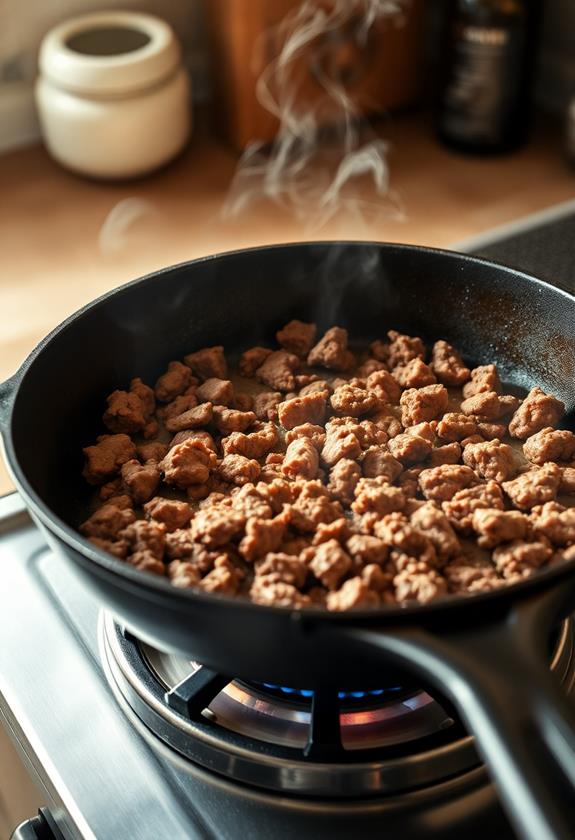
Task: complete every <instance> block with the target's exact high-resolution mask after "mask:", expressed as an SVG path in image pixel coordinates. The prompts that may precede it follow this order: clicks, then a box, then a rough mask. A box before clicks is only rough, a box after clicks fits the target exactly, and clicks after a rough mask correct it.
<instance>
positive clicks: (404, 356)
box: [376, 330, 425, 368]
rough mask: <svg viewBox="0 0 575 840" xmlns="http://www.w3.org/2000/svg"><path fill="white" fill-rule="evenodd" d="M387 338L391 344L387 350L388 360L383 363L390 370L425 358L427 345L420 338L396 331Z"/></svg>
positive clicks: (391, 331)
mask: <svg viewBox="0 0 575 840" xmlns="http://www.w3.org/2000/svg"><path fill="white" fill-rule="evenodd" d="M387 336H388V338H389V341H390V343H389V345H388V348H387V358H385V359H383V361H385V362H387V364H388V365H389V367H390V368H395V367H398V365H406V364H407V363H408V362H411V360H412V359H424V358H425V345H424V343H423V341H422V340H421V339H420V338H417V337H415V338H413V337H412V336H409V335H403V334H402V333H399V332H396V330H390V331H389V332H388V333H387ZM376 358H377V357H376Z"/></svg>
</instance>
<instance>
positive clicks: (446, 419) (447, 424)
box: [437, 411, 477, 442]
mask: <svg viewBox="0 0 575 840" xmlns="http://www.w3.org/2000/svg"><path fill="white" fill-rule="evenodd" d="M437 434H438V436H439V437H440V438H441V439H442V440H446V441H450V442H452V441H460V440H465V438H468V437H472V435H476V434H477V421H476V420H475V418H474V417H468V416H467V415H466V414H460V413H458V412H451V411H450V412H448V413H447V414H444V415H443V417H442V418H441V420H440V421H439V422H438V424H437Z"/></svg>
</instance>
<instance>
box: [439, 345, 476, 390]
mask: <svg viewBox="0 0 575 840" xmlns="http://www.w3.org/2000/svg"><path fill="white" fill-rule="evenodd" d="M431 369H432V370H433V372H434V373H435V375H436V376H437V379H438V381H439V382H441V384H442V385H447V386H448V387H452V388H457V387H460V386H461V385H463V384H464V383H465V382H467V380H468V379H469V377H470V376H471V371H470V370H469V368H468V367H466V366H465V365H464V364H463V359H462V358H461V356H460V355H459V353H458V352H457V350H456V349H455V348H454V347H452V346H451V344H448V343H447V341H436V342H435V344H434V345H433V349H432V351H431Z"/></svg>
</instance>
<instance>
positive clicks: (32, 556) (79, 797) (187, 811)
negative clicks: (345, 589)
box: [0, 495, 575, 840]
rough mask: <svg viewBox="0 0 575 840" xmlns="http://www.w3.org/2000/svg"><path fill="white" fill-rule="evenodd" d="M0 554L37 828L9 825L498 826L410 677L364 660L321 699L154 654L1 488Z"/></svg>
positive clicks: (2, 680)
mask: <svg viewBox="0 0 575 840" xmlns="http://www.w3.org/2000/svg"><path fill="white" fill-rule="evenodd" d="M0 556H1V557H2V564H3V579H2V589H1V591H0V638H2V645H1V646H0V721H1V722H2V723H3V725H4V726H5V727H6V728H7V730H8V732H9V733H10V735H11V736H12V738H13V740H14V742H15V744H16V745H17V747H18V749H19V751H20V752H21V754H22V756H23V757H24V759H25V762H26V764H27V765H28V767H29V769H30V771H31V773H32V774H33V776H34V778H35V780H36V782H37V783H38V785H39V786H40V788H41V789H42V791H43V794H44V797H45V800H46V801H47V802H48V803H49V804H48V808H47V809H45V810H44V812H43V816H42V817H41V819H40V820H38V821H36V826H37V827H38V826H42V827H41V831H42V832H44V833H40V828H38V833H26V834H24V833H18V834H16V835H15V837H28V838H35V837H42V838H53V837H56V838H60V840H61V839H62V838H64V840H80V838H82V840H84V838H97V839H98V840H121V838H123V837H129V838H138V840H164V838H166V840H168V838H169V840H184V839H185V840H188V838H218V840H232V838H234V840H235V838H237V837H238V836H241V834H243V833H248V832H249V834H250V835H251V836H254V835H255V836H256V837H260V836H261V837H272V836H273V837H274V838H279V840H283V838H286V840H287V838H293V837H295V836H301V837H304V838H305V837H313V838H324V837H325V838H328V837H329V838H336V839H337V838H344V837H345V838H349V837H355V836H361V837H365V838H370V837H374V838H375V837H378V838H379V837H380V836H381V833H382V829H385V830H386V831H387V832H388V833H390V834H391V836H395V835H396V834H399V833H400V832H401V835H402V837H405V838H410V837H414V838H422V837H426V836H433V837H434V838H455V837H458V838H460V837H461V836H462V835H463V834H464V833H465V832H467V833H468V834H469V835H470V836H476V835H475V834H474V833H473V832H474V831H476V830H477V827H478V826H481V829H482V831H483V830H486V831H492V832H497V834H496V835H495V836H497V837H498V838H506V837H510V838H511V837H513V834H512V833H511V830H510V828H509V826H508V824H507V822H506V820H505V818H504V817H503V814H502V812H501V811H500V809H499V806H498V803H497V798H496V794H495V791H494V789H493V786H492V785H491V784H490V782H489V779H488V777H487V774H486V772H485V770H484V768H483V767H482V765H481V762H480V760H479V758H478V756H477V754H476V752H475V749H474V744H473V739H472V738H471V737H470V736H469V735H467V734H466V733H465V731H464V730H463V728H462V726H461V724H460V723H459V722H458V721H457V719H456V717H455V715H454V714H453V713H452V712H451V710H450V709H449V708H448V706H447V705H446V704H445V702H444V701H442V699H441V698H438V697H435V696H432V695H431V694H430V693H428V692H427V691H426V690H424V689H423V688H418V687H407V686H405V687H402V686H396V685H389V684H387V685H386V681H385V674H382V683H381V688H380V689H376V690H372V691H369V692H364V691H361V689H360V688H359V687H358V690H357V691H346V692H334V693H333V694H328V695H327V696H323V695H322V693H321V692H318V693H317V694H314V693H312V692H310V691H307V690H306V689H305V688H304V689H301V688H298V689H295V688H292V687H289V686H275V685H270V684H253V683H247V682H244V681H242V680H241V679H239V678H236V679H234V678H230V677H229V676H223V675H221V674H217V673H214V672H213V671H211V670H210V669H208V668H205V667H203V666H202V665H200V664H199V663H194V662H189V661H187V660H184V659H182V658H179V657H175V656H172V655H169V654H166V653H163V652H161V651H158V650H155V649H153V648H151V647H149V646H148V645H146V644H144V643H141V642H139V641H138V640H137V639H135V638H134V637H133V636H132V635H131V634H130V633H128V632H126V631H125V630H124V628H123V627H122V625H121V623H119V622H117V621H115V620H114V617H113V616H112V615H110V614H109V613H106V612H103V611H102V610H101V609H100V607H99V605H98V603H97V601H96V600H95V599H94V598H93V597H92V596H91V595H90V594H89V592H87V590H86V589H85V588H84V586H83V585H82V584H81V583H80V582H79V581H78V580H77V579H76V577H75V574H74V571H73V570H72V569H71V568H69V567H68V565H66V564H65V563H63V562H62V560H61V559H59V558H58V557H56V556H55V555H53V554H52V553H51V551H50V549H49V548H48V547H47V546H46V544H45V542H44V539H43V536H42V534H41V532H40V531H39V530H38V529H37V528H36V526H35V525H34V524H33V522H32V521H31V520H30V519H29V517H28V515H27V513H26V511H25V509H24V505H23V503H22V502H21V500H20V499H19V497H18V496H16V495H13V496H7V497H5V498H3V499H1V500H0ZM574 638H575V633H574V628H573V622H572V621H569V622H565V623H564V624H563V626H562V627H561V628H560V630H559V632H558V638H557V642H556V648H555V651H554V652H553V655H552V657H551V662H550V664H551V667H552V668H553V670H554V672H555V673H556V675H557V677H558V678H559V679H560V680H561V681H562V683H563V685H564V687H565V690H566V691H567V692H569V693H571V692H572V691H573V686H574V683H575V667H574V662H573V652H574ZM30 825H33V824H30ZM30 825H28V826H27V828H26V831H27V832H28V831H33V830H34V829H33V828H32V829H31V828H30ZM22 831H24V829H22ZM48 832H49V833H48Z"/></svg>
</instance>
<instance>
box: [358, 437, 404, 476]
mask: <svg viewBox="0 0 575 840" xmlns="http://www.w3.org/2000/svg"><path fill="white" fill-rule="evenodd" d="M390 442H391V441H390ZM361 469H362V472H363V475H364V476H365V478H378V477H382V478H384V479H385V480H386V481H388V482H389V483H390V484H391V482H393V481H395V479H396V478H397V477H398V476H399V475H400V474H401V471H402V469H403V467H402V465H401V463H400V462H399V461H398V459H397V458H395V457H394V455H393V454H392V452H391V451H390V450H388V449H387V448H386V447H385V446H370V447H369V449H366V451H365V452H364V453H363V456H362V458H361Z"/></svg>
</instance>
